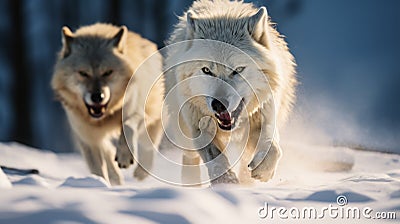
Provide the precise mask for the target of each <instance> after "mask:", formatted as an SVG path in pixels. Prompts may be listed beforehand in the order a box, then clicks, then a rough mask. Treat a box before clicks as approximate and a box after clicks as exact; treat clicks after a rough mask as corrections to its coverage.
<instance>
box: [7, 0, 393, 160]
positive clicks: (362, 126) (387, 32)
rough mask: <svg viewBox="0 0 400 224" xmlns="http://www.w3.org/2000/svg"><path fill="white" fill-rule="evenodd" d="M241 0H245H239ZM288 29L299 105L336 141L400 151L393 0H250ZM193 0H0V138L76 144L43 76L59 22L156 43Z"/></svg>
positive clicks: (61, 148) (51, 145) (47, 74)
mask: <svg viewBox="0 0 400 224" xmlns="http://www.w3.org/2000/svg"><path fill="white" fill-rule="evenodd" d="M246 2H248V1H246ZM252 2H254V3H255V4H256V5H257V6H262V5H265V6H267V8H268V11H269V14H270V15H271V17H272V18H273V21H274V22H277V24H278V25H277V28H278V30H279V31H280V32H281V33H282V34H284V35H285V36H287V37H288V38H287V41H288V43H289V46H290V48H291V50H292V52H293V54H294V55H295V57H296V59H297V63H298V74H299V79H300V82H301V85H300V87H299V99H298V104H297V107H296V111H297V112H299V113H301V114H302V115H303V116H304V117H305V121H306V123H307V122H309V123H310V125H311V124H312V125H314V126H319V127H320V128H321V130H323V132H324V133H325V134H327V135H328V136H331V137H332V139H333V140H334V141H336V142H339V143H341V142H342V143H349V144H355V145H361V146H367V147H371V148H375V149H378V150H384V151H391V152H397V153H400V116H399V115H400V100H399V96H400V63H399V59H400V57H399V52H400V13H399V9H400V1H397V0H385V1H379V0H352V1H347V0H335V1H332V0H265V1H262V0H258V1H257V0H256V1H252ZM191 3H192V1H191V0H133V1H132V0H112V1H111V0H57V1H54V0H0V33H1V34H0V49H1V50H0V141H18V142H21V143H25V144H27V145H30V146H34V147H38V148H43V149H47V150H52V151H56V152H70V151H73V150H74V146H73V144H72V141H71V137H70V134H69V127H68V123H67V121H66V118H65V113H64V111H63V110H62V107H61V105H60V104H59V103H58V102H56V101H55V100H54V97H53V93H52V91H51V89H50V85H49V82H50V78H51V75H52V69H53V64H54V62H55V58H56V52H57V51H58V50H59V49H60V47H61V27H62V26H63V25H68V26H69V27H70V28H71V29H72V30H75V29H77V28H78V27H79V26H81V25H88V24H92V23H95V22H107V23H112V24H115V25H121V24H125V25H127V27H128V28H129V29H131V30H133V31H135V32H138V33H140V34H141V35H142V36H144V37H146V38H148V39H150V40H152V41H154V42H156V43H157V44H158V46H159V47H160V48H161V47H163V46H164V40H165V39H166V38H167V37H168V34H169V33H170V32H171V30H172V28H173V24H175V23H176V22H177V15H181V14H182V12H183V11H184V10H186V9H187V8H188V7H189V6H190V4H191Z"/></svg>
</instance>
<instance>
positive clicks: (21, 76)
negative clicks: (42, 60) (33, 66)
mask: <svg viewBox="0 0 400 224" xmlns="http://www.w3.org/2000/svg"><path fill="white" fill-rule="evenodd" d="M23 3H24V2H23V1H13V0H10V12H11V21H12V23H13V26H12V27H13V30H10V31H9V33H8V34H7V35H12V36H11V37H12V38H10V39H11V47H10V48H9V49H10V53H11V54H10V56H11V58H12V60H11V61H12V63H13V69H14V70H13V73H14V74H13V76H14V77H13V80H14V81H13V87H12V94H13V97H14V100H13V107H14V110H13V111H14V122H13V123H14V125H13V130H12V133H13V134H12V136H13V139H14V140H16V141H18V142H22V143H25V144H29V143H31V142H32V127H31V119H30V118H31V114H30V110H31V107H32V106H33V105H32V104H31V103H30V102H32V101H31V100H33V99H31V100H30V99H29V97H30V96H31V85H30V83H31V80H30V75H31V74H30V72H29V71H27V69H26V62H25V60H26V52H25V49H26V43H25V38H24V25H25V24H24V11H23Z"/></svg>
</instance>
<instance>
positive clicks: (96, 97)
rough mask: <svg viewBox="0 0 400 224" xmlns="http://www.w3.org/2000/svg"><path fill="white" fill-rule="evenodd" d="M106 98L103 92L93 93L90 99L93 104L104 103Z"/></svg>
mask: <svg viewBox="0 0 400 224" xmlns="http://www.w3.org/2000/svg"><path fill="white" fill-rule="evenodd" d="M104 98H105V95H104V93H102V92H97V93H92V95H91V96H90V99H91V100H92V101H93V103H101V102H103V100H104Z"/></svg>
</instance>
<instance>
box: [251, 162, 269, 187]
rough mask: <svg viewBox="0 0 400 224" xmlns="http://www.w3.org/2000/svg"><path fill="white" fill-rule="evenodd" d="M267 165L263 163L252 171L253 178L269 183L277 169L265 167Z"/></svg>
mask: <svg viewBox="0 0 400 224" xmlns="http://www.w3.org/2000/svg"><path fill="white" fill-rule="evenodd" d="M265 165H266V164H263V163H261V164H260V165H259V166H258V167H257V168H255V169H254V170H252V171H251V177H252V178H254V179H256V180H259V181H262V182H267V181H269V180H270V179H272V177H274V175H275V167H273V166H265Z"/></svg>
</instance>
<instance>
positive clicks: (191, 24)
mask: <svg viewBox="0 0 400 224" xmlns="http://www.w3.org/2000/svg"><path fill="white" fill-rule="evenodd" d="M193 15H194V13H193V12H192V11H188V12H187V13H186V23H187V28H188V29H187V37H186V38H187V39H193V37H194V32H195V31H196V18H194V16H193Z"/></svg>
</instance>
